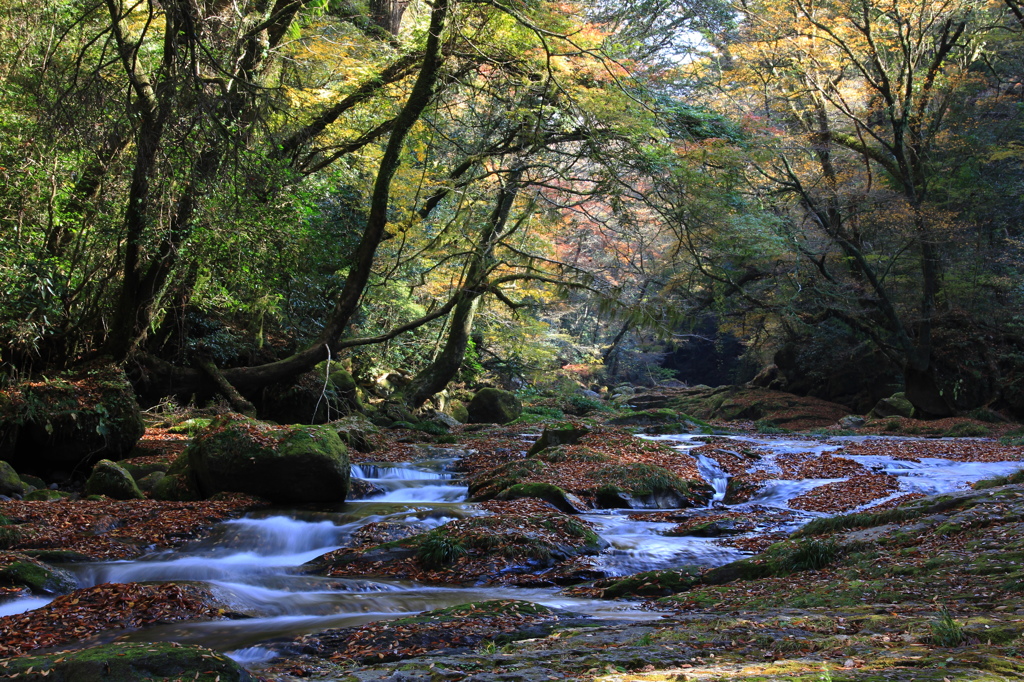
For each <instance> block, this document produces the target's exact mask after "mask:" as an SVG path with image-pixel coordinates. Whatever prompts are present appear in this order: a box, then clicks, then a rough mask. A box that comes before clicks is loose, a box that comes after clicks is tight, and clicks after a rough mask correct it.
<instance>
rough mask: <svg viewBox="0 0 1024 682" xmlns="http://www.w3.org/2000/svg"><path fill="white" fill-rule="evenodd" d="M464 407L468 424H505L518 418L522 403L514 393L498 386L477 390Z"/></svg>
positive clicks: (521, 411) (521, 410)
mask: <svg viewBox="0 0 1024 682" xmlns="http://www.w3.org/2000/svg"><path fill="white" fill-rule="evenodd" d="M466 409H467V410H468V412H469V415H468V416H469V423H470V424H507V423H509V422H510V421H515V420H516V419H519V416H520V415H521V414H522V413H523V404H522V403H521V402H520V401H519V398H517V397H516V396H515V394H514V393H510V392H509V391H503V390H501V389H500V388H484V389H481V390H479V391H477V394H476V395H475V396H473V399H472V400H471V401H469V405H467V406H466Z"/></svg>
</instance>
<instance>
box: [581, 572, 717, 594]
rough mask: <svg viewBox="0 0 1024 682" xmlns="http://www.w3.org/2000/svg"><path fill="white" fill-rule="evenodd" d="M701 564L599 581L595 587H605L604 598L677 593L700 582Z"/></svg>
mask: <svg viewBox="0 0 1024 682" xmlns="http://www.w3.org/2000/svg"><path fill="white" fill-rule="evenodd" d="M700 575H701V570H700V567H699V566H694V567H692V568H682V569H671V570H663V571H645V572H643V573H636V574H634V575H631V576H628V577H626V578H622V579H611V580H602V581H598V582H597V583H596V584H595V587H600V588H603V591H602V593H601V596H602V597H603V598H604V599H616V598H618V597H626V596H636V597H657V596H665V595H669V594H676V593H677V592H683V591H685V590H688V589H690V588H691V587H693V586H694V585H697V584H699V583H700Z"/></svg>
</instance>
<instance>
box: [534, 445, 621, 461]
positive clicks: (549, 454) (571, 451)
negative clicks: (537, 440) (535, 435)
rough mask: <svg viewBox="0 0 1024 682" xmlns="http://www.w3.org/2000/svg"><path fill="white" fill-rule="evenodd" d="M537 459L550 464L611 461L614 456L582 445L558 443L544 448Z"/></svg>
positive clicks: (535, 456)
mask: <svg viewBox="0 0 1024 682" xmlns="http://www.w3.org/2000/svg"><path fill="white" fill-rule="evenodd" d="M533 457H534V458H535V459H539V460H541V461H542V462H548V463H549V464H560V463H562V462H610V461H612V458H611V457H609V456H608V455H606V454H604V453H603V452H598V451H597V450H594V449H593V448H588V447H584V446H582V445H573V446H570V445H556V446H554V447H550V448H544V449H543V450H541V451H540V452H538V453H537V454H536V455H534V456H533Z"/></svg>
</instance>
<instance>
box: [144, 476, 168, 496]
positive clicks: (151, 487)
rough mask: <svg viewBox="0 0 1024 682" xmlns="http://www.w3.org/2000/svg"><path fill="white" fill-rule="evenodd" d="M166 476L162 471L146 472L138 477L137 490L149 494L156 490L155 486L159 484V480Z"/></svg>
mask: <svg viewBox="0 0 1024 682" xmlns="http://www.w3.org/2000/svg"><path fill="white" fill-rule="evenodd" d="M166 477H167V474H165V473H164V472H163V471H154V472H152V473H149V474H146V475H145V476H143V477H142V478H140V479H139V480H138V481H137V483H138V484H139V490H141V491H142V492H144V493H148V494H150V495H152V494H153V492H154V491H155V490H156V487H157V486H158V485H160V481H162V480H164V478H166Z"/></svg>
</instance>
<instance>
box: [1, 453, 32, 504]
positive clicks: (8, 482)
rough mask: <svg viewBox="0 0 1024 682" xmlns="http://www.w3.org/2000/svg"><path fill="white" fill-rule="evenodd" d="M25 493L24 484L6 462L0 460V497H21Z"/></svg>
mask: <svg viewBox="0 0 1024 682" xmlns="http://www.w3.org/2000/svg"><path fill="white" fill-rule="evenodd" d="M25 492H26V486H25V483H24V482H23V481H22V480H21V477H20V476H18V472H17V471H15V470H14V467H12V466H11V465H10V464H8V463H7V462H5V461H3V460H0V495H22V494H24V493H25Z"/></svg>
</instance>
